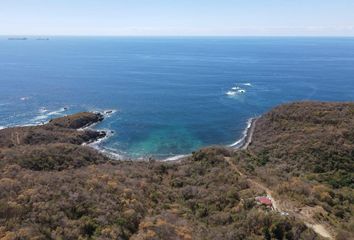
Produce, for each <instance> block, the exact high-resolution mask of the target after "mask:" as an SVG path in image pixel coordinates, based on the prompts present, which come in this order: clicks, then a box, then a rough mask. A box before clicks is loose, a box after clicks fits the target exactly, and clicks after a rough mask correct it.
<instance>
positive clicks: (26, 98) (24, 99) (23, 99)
mask: <svg viewBox="0 0 354 240" xmlns="http://www.w3.org/2000/svg"><path fill="white" fill-rule="evenodd" d="M29 99H30V97H21V98H20V100H21V101H27V100H29Z"/></svg>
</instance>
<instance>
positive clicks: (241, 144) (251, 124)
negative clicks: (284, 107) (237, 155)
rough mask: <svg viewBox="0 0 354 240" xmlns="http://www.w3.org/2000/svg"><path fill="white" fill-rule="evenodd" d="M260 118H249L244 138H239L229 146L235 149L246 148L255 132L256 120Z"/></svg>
mask: <svg viewBox="0 0 354 240" xmlns="http://www.w3.org/2000/svg"><path fill="white" fill-rule="evenodd" d="M258 119H259V117H254V118H250V119H248V121H247V127H246V128H245V130H244V131H243V136H242V138H241V139H239V140H238V141H237V142H235V143H233V144H231V145H229V146H228V148H231V149H233V150H237V149H246V148H247V147H248V146H249V145H250V144H251V142H252V136H253V132H254V129H255V127H256V122H257V120H258Z"/></svg>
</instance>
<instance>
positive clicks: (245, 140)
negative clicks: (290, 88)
mask: <svg viewBox="0 0 354 240" xmlns="http://www.w3.org/2000/svg"><path fill="white" fill-rule="evenodd" d="M99 113H100V114H102V115H103V116H104V119H105V118H106V117H110V116H111V115H112V114H113V113H115V111H113V112H112V113H111V114H109V115H107V114H106V111H104V112H99ZM104 119H103V121H104ZM258 119H259V117H253V118H249V119H248V120H247V126H246V128H245V129H244V131H243V133H242V137H241V138H240V139H239V140H237V141H236V142H235V143H233V144H231V145H228V146H224V147H227V148H229V149H231V150H244V149H247V147H248V146H249V145H250V144H251V143H252V136H253V132H254V129H255V126H256V122H257V120H258ZM97 124H98V122H96V123H92V124H91V125H89V126H86V127H85V128H83V129H79V130H86V129H90V130H93V131H99V132H105V136H104V137H102V138H99V139H97V140H95V141H93V142H88V143H84V144H83V145H86V146H89V147H91V148H93V149H95V150H97V151H99V152H100V153H102V154H104V155H105V156H107V157H109V158H111V159H112V160H121V161H122V160H125V159H130V158H129V157H125V156H124V155H122V154H119V153H117V152H115V151H113V150H112V149H106V148H104V147H102V146H100V144H101V143H102V142H104V141H106V140H107V139H109V138H110V137H112V136H113V135H114V133H113V132H112V131H111V130H109V129H94V128H93V127H94V126H95V125H97ZM190 156H192V153H189V154H180V155H175V156H171V157H168V158H165V159H160V160H158V161H161V162H180V161H183V159H186V158H188V157H190ZM130 160H131V159H130ZM147 160H149V158H146V159H144V158H139V159H136V161H147Z"/></svg>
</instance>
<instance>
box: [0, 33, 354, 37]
mask: <svg viewBox="0 0 354 240" xmlns="http://www.w3.org/2000/svg"><path fill="white" fill-rule="evenodd" d="M0 37H151V38H153V37H174V38H183V37H189V38H191V37H225V38H228V37H230V38H232V37H294V38H296V37H299V38H300V37H301V38H306V37H308V38H354V35H104V34H101V35H94V34H82V35H70V34H0Z"/></svg>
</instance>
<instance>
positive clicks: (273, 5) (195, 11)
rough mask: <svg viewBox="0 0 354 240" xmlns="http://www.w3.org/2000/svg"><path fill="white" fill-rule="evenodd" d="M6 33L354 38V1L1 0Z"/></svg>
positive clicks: (1, 26)
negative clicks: (324, 36)
mask: <svg viewBox="0 0 354 240" xmlns="http://www.w3.org/2000/svg"><path fill="white" fill-rule="evenodd" d="M0 34H1V35H197V36H199V35H286V36H288V35H295V36H296V35H314V36H323V35H326V36H354V0H0Z"/></svg>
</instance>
